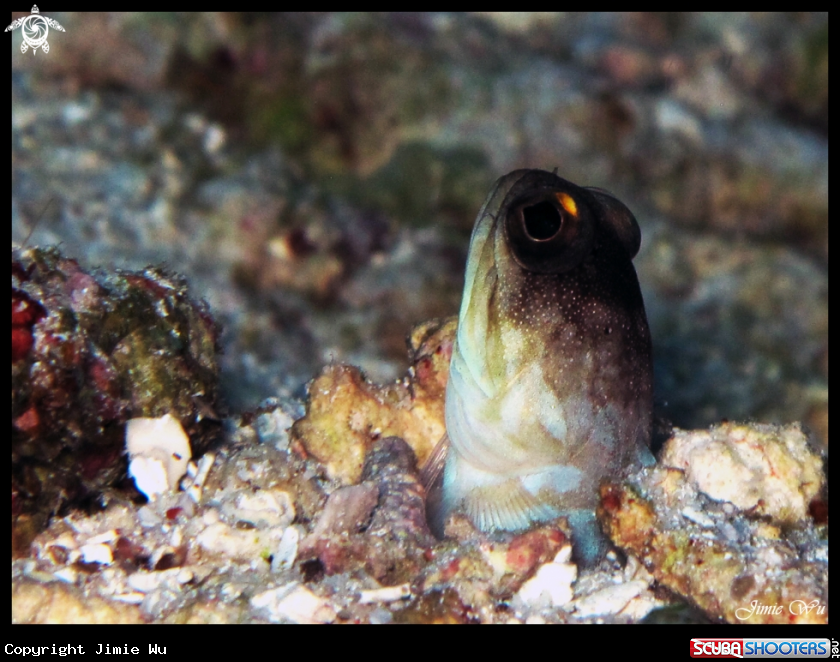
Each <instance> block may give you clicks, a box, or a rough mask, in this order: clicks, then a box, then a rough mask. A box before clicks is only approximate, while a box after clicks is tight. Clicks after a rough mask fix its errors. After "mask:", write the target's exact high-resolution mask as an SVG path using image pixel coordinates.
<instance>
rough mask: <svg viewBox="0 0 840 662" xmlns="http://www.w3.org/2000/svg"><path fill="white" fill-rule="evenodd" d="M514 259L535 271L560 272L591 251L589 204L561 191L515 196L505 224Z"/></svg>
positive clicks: (571, 266) (578, 262) (591, 228)
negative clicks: (587, 205) (578, 202)
mask: <svg viewBox="0 0 840 662" xmlns="http://www.w3.org/2000/svg"><path fill="white" fill-rule="evenodd" d="M504 230H505V237H506V239H507V242H508V246H509V247H510V249H511V253H512V254H513V258H514V260H516V262H517V264H519V266H520V267H522V268H523V269H527V270H528V271H535V272H537V273H562V272H564V271H568V270H570V269H573V268H574V267H576V266H577V265H578V264H580V262H581V261H582V260H583V258H584V257H586V255H587V254H588V253H589V252H590V250H591V248H592V241H593V235H594V230H593V220H592V218H591V216H590V214H589V213H588V208H587V207H585V206H584V205H580V206H579V205H578V204H577V202H576V201H575V198H573V197H572V196H571V195H569V194H568V193H566V192H564V191H557V190H552V189H542V190H539V191H537V192H536V193H530V194H526V195H524V196H522V197H520V198H519V199H517V200H514V201H513V202H512V203H511V204H510V205H509V206H508V211H507V215H506V218H505V224H504Z"/></svg>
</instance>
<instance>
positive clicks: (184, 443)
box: [125, 414, 192, 500]
mask: <svg viewBox="0 0 840 662" xmlns="http://www.w3.org/2000/svg"><path fill="white" fill-rule="evenodd" d="M125 446H126V450H127V451H128V454H129V456H130V461H129V464H128V475H129V476H131V477H132V478H133V479H134V482H135V484H136V485H137V489H138V490H140V491H141V492H142V493H143V494H145V495H146V496H147V497H148V498H149V499H150V500H152V499H155V498H157V497H158V496H160V495H161V494H164V493H165V492H168V491H170V490H171V491H174V490H176V489H178V481H180V479H181V476H183V475H184V474H185V473H186V471H187V464H188V463H189V461H190V459H191V458H192V450H191V449H190V440H189V437H187V434H186V432H184V428H183V427H182V426H181V423H180V422H178V419H176V418H175V417H173V416H171V415H170V414H166V415H164V416H161V417H160V418H133V419H131V420H130V421H128V423H127V424H126V428H125Z"/></svg>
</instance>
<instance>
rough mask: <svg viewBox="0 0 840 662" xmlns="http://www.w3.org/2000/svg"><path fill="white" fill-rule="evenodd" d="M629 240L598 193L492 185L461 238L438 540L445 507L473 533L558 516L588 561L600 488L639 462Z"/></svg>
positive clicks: (646, 339)
mask: <svg viewBox="0 0 840 662" xmlns="http://www.w3.org/2000/svg"><path fill="white" fill-rule="evenodd" d="M640 243H641V233H640V231H639V227H638V225H637V223H636V220H635V218H634V217H633V214H632V213H631V212H630V210H629V209H628V208H627V207H626V206H624V205H623V204H622V203H621V202H619V201H618V200H617V199H616V198H614V197H613V196H611V195H610V194H609V193H607V192H605V191H602V190H600V189H592V188H583V187H580V186H576V185H575V184H572V183H571V182H568V181H566V180H564V179H562V178H560V177H558V176H557V175H556V174H553V173H550V172H545V171H542V170H516V171H514V172H511V173H510V174H508V175H506V176H504V177H502V178H500V179H499V180H498V181H497V182H496V184H495V186H494V187H493V189H492V190H491V192H490V194H489V196H488V197H487V200H486V201H485V203H484V206H483V207H482V209H481V211H480V212H479V215H478V218H477V220H476V224H475V227H474V229H473V233H472V237H471V240H470V248H469V257H468V261H467V271H466V280H465V285H464V295H463V299H462V303H461V310H460V315H459V321H458V331H457V336H456V340H455V344H454V347H453V352H452V361H451V364H450V375H449V382H448V384H447V389H446V409H445V419H446V431H447V437H448V440H449V449H448V452H447V453H446V456H445V458H446V459H445V464H444V465H443V469H442V474H441V475H440V476H439V477H438V478H437V479H436V481H435V483H436V485H434V486H433V487H432V489H433V490H434V491H435V494H433V495H432V494H430V499H429V504H428V507H429V522H430V525H431V527H432V530H433V531H434V532H435V533H436V534H437V535H438V536H441V535H442V533H443V527H444V524H445V521H446V519H447V517H448V516H449V514H450V513H452V512H453V511H455V510H461V511H463V512H465V513H466V514H467V516H468V517H469V518H470V519H471V520H472V521H473V523H474V524H475V525H476V526H477V527H478V528H479V529H481V530H484V531H493V530H511V531H515V530H520V529H525V528H528V527H530V526H532V525H534V524H536V523H539V522H544V521H547V520H550V519H553V518H555V517H558V516H561V515H565V516H567V517H568V518H569V521H570V524H571V526H572V529H573V535H574V536H575V539H576V542H577V543H578V545H579V546H580V548H579V550H578V553H579V555H582V556H583V557H589V558H590V559H591V558H593V557H595V556H597V555H598V554H599V551H598V549H599V546H600V547H602V546H603V544H602V541H601V542H599V532H598V531H597V525H596V522H595V518H594V509H595V507H596V505H597V499H598V497H597V491H598V486H599V483H600V482H601V480H602V479H603V478H605V477H615V476H617V475H619V474H620V473H621V472H622V471H624V470H625V469H627V468H628V467H631V466H636V465H637V464H638V463H650V462H651V461H652V456H651V454H650V451H649V450H648V446H649V444H650V432H651V409H652V381H653V379H652V377H653V370H652V362H651V343H650V332H649V329H648V324H647V318H646V316H645V309H644V303H643V301H642V295H641V291H640V289H639V283H638V279H637V278H636V272H635V270H634V268H633V264H632V258H633V257H634V256H635V254H636V253H637V252H638V249H639V246H640ZM444 439H445V438H444ZM438 456H439V457H442V456H441V455H440V454H438Z"/></svg>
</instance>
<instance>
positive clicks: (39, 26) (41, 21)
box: [6, 5, 64, 55]
mask: <svg viewBox="0 0 840 662" xmlns="http://www.w3.org/2000/svg"><path fill="white" fill-rule="evenodd" d="M20 27H22V28H23V30H22V31H21V32H22V33H23V43H21V45H20V52H21V53H25V52H26V51H27V50H28V49H29V48H30V47H31V48H32V55H35V51H37V50H38V49H39V48H43V49H44V52H45V53H49V52H50V45H49V44H48V43H47V35H48V34H49V33H50V28H55V29H56V30H58V31H60V32H64V28H63V27H61V25H60V24H59V22H58V21H54V20H53V19H51V18H47V17H46V16H41V14H40V12H39V11H38V5H33V6H32V13H31V14H29V16H22V17H21V18H19V19H17V20H14V21H12V24H11V25H10V26H9V27H7V28H6V32H9V31H10V30H17V29H18V28H20Z"/></svg>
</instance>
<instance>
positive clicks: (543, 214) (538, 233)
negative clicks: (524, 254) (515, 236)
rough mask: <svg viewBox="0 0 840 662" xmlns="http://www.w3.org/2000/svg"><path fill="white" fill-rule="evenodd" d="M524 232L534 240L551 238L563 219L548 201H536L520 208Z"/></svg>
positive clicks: (557, 230)
mask: <svg viewBox="0 0 840 662" xmlns="http://www.w3.org/2000/svg"><path fill="white" fill-rule="evenodd" d="M522 220H523V223H524V225H525V232H526V233H527V234H528V236H529V237H531V238H532V239H534V240H536V241H545V240H547V239H551V238H552V237H553V236H554V235H556V234H557V233H558V232H559V231H560V226H561V225H562V224H563V219H562V217H561V216H560V212H559V211H558V210H557V208H556V207H555V206H554V205H552V204H551V203H550V202H538V203H537V204H535V205H529V206H527V207H524V208H523V209H522Z"/></svg>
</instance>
